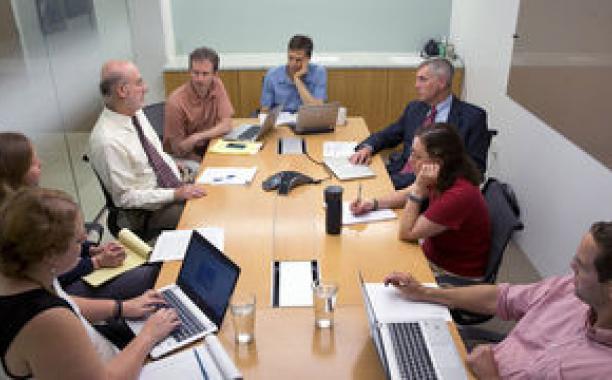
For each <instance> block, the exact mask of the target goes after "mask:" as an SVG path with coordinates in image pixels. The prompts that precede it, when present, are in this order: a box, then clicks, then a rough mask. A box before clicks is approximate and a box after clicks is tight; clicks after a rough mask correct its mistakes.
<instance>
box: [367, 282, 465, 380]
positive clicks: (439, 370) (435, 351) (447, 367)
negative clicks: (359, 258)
mask: <svg viewBox="0 0 612 380" xmlns="http://www.w3.org/2000/svg"><path fill="white" fill-rule="evenodd" d="M359 282H360V286H361V292H362V295H363V300H364V304H365V308H366V314H367V316H368V322H369V325H370V334H371V335H372V339H373V340H374V345H375V347H376V351H377V352H378V356H379V358H380V362H381V363H382V365H383V367H384V369H385V372H386V373H387V377H388V378H389V379H391V380H395V379H415V380H417V379H418V380H423V379H452V380H455V379H457V380H459V379H461V380H463V379H467V376H466V373H465V369H464V367H463V363H462V361H461V359H460V357H459V353H458V352H457V349H456V347H455V343H454V341H453V338H452V337H451V335H450V333H449V331H448V326H447V325H446V322H445V321H444V320H442V319H428V320H420V321H410V322H396V321H394V322H385V321H379V319H378V318H377V313H376V311H375V309H374V306H373V303H372V300H371V298H370V296H369V294H368V291H367V289H366V286H365V284H364V282H363V277H362V275H361V273H359ZM407 319H409V316H407Z"/></svg>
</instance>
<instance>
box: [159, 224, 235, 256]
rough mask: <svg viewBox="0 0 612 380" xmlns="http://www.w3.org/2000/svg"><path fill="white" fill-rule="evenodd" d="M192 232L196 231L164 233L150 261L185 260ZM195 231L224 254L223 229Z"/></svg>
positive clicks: (209, 228) (214, 228)
mask: <svg viewBox="0 0 612 380" xmlns="http://www.w3.org/2000/svg"><path fill="white" fill-rule="evenodd" d="M192 231H194V230H168V231H164V232H162V233H161V235H159V237H158V238H157V242H156V243H155V248H154V249H153V253H151V257H150V258H149V261H150V262H158V261H173V260H183V258H184V257H185V252H186V251H187V245H188V244H189V239H190V238H191V232H192ZM195 231H198V232H199V233H200V235H202V236H204V237H205V238H206V239H207V240H208V241H209V242H211V244H213V245H214V246H215V247H217V248H218V249H219V250H220V251H221V252H223V246H224V245H225V244H224V243H225V240H224V238H225V236H224V231H223V228H219V227H204V228H198V229H197V230H195Z"/></svg>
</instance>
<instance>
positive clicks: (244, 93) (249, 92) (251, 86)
mask: <svg viewBox="0 0 612 380" xmlns="http://www.w3.org/2000/svg"><path fill="white" fill-rule="evenodd" d="M265 75H266V70H248V71H247V70H243V71H240V72H239V74H238V83H239V88H240V96H241V98H240V102H241V104H240V111H239V110H238V108H236V113H237V114H239V115H240V116H239V117H249V116H250V115H251V114H252V113H253V112H255V110H257V109H259V106H260V103H259V100H260V98H261V89H262V86H263V78H264V76H265Z"/></svg>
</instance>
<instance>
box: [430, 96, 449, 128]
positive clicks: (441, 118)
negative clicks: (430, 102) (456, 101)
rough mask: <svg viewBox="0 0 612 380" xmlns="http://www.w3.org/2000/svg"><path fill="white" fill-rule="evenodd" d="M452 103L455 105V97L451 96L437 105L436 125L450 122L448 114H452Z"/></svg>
mask: <svg viewBox="0 0 612 380" xmlns="http://www.w3.org/2000/svg"><path fill="white" fill-rule="evenodd" d="M452 103H453V95H452V94H451V95H449V96H448V98H446V99H444V100H443V101H441V102H440V103H438V104H436V120H435V121H436V123H446V122H448V114H449V113H450V109H451V104H452ZM429 112H431V111H429Z"/></svg>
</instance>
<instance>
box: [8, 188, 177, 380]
mask: <svg viewBox="0 0 612 380" xmlns="http://www.w3.org/2000/svg"><path fill="white" fill-rule="evenodd" d="M84 239H85V233H84V230H83V219H82V216H81V214H80V212H79V210H78V206H77V205H76V204H75V203H74V201H73V200H72V199H71V198H70V196H68V195H67V194H65V193H63V192H61V191H55V190H47V189H40V188H35V187H24V188H22V189H20V190H17V191H16V192H14V193H13V194H11V195H9V198H8V199H6V200H5V202H4V203H3V205H2V207H1V208H0V359H1V362H2V368H0V378H23V377H29V376H31V377H35V378H37V379H47V378H50V379H59V378H61V379H67V380H70V379H94V380H96V379H135V378H137V377H138V374H139V372H140V369H141V367H142V364H143V362H144V360H145V359H146V357H147V355H148V353H149V352H150V350H151V349H152V347H153V346H154V345H155V344H157V342H159V341H160V340H161V339H163V338H165V337H166V336H167V335H168V334H169V333H170V332H171V331H172V330H173V329H175V328H176V327H177V326H178V324H179V320H178V317H177V315H176V312H175V311H173V310H172V309H167V308H162V309H160V310H158V311H155V310H156V309H157V308H158V307H159V304H161V303H164V301H163V298H162V297H161V296H160V295H159V294H158V293H157V292H155V291H152V290H150V291H148V292H147V293H145V294H144V295H142V296H141V297H137V298H134V299H130V300H128V301H125V302H116V301H112V300H92V299H84V298H76V297H69V296H68V295H66V293H64V292H63V290H62V289H61V286H60V285H59V282H58V281H57V276H58V275H60V274H62V273H64V272H66V271H68V270H70V269H72V268H73V267H74V266H75V265H76V263H77V261H78V259H79V253H80V250H81V244H82V243H83V241H84ZM151 313H153V314H152V315H151V316H150V317H149V318H148V319H147V322H146V323H145V325H144V327H143V329H142V331H141V332H140V333H139V334H138V335H137V336H136V337H135V338H134V339H133V340H132V341H131V342H130V344H128V345H127V346H126V347H125V349H124V350H122V351H118V350H117V349H116V348H115V347H113V346H112V344H110V342H108V341H107V340H105V339H104V338H103V337H102V336H101V335H99V334H98V333H97V332H96V331H95V330H94V329H93V328H92V327H91V325H90V324H89V322H97V321H101V320H105V319H108V318H111V317H122V316H124V317H126V318H142V317H144V316H145V315H148V314H151Z"/></svg>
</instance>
